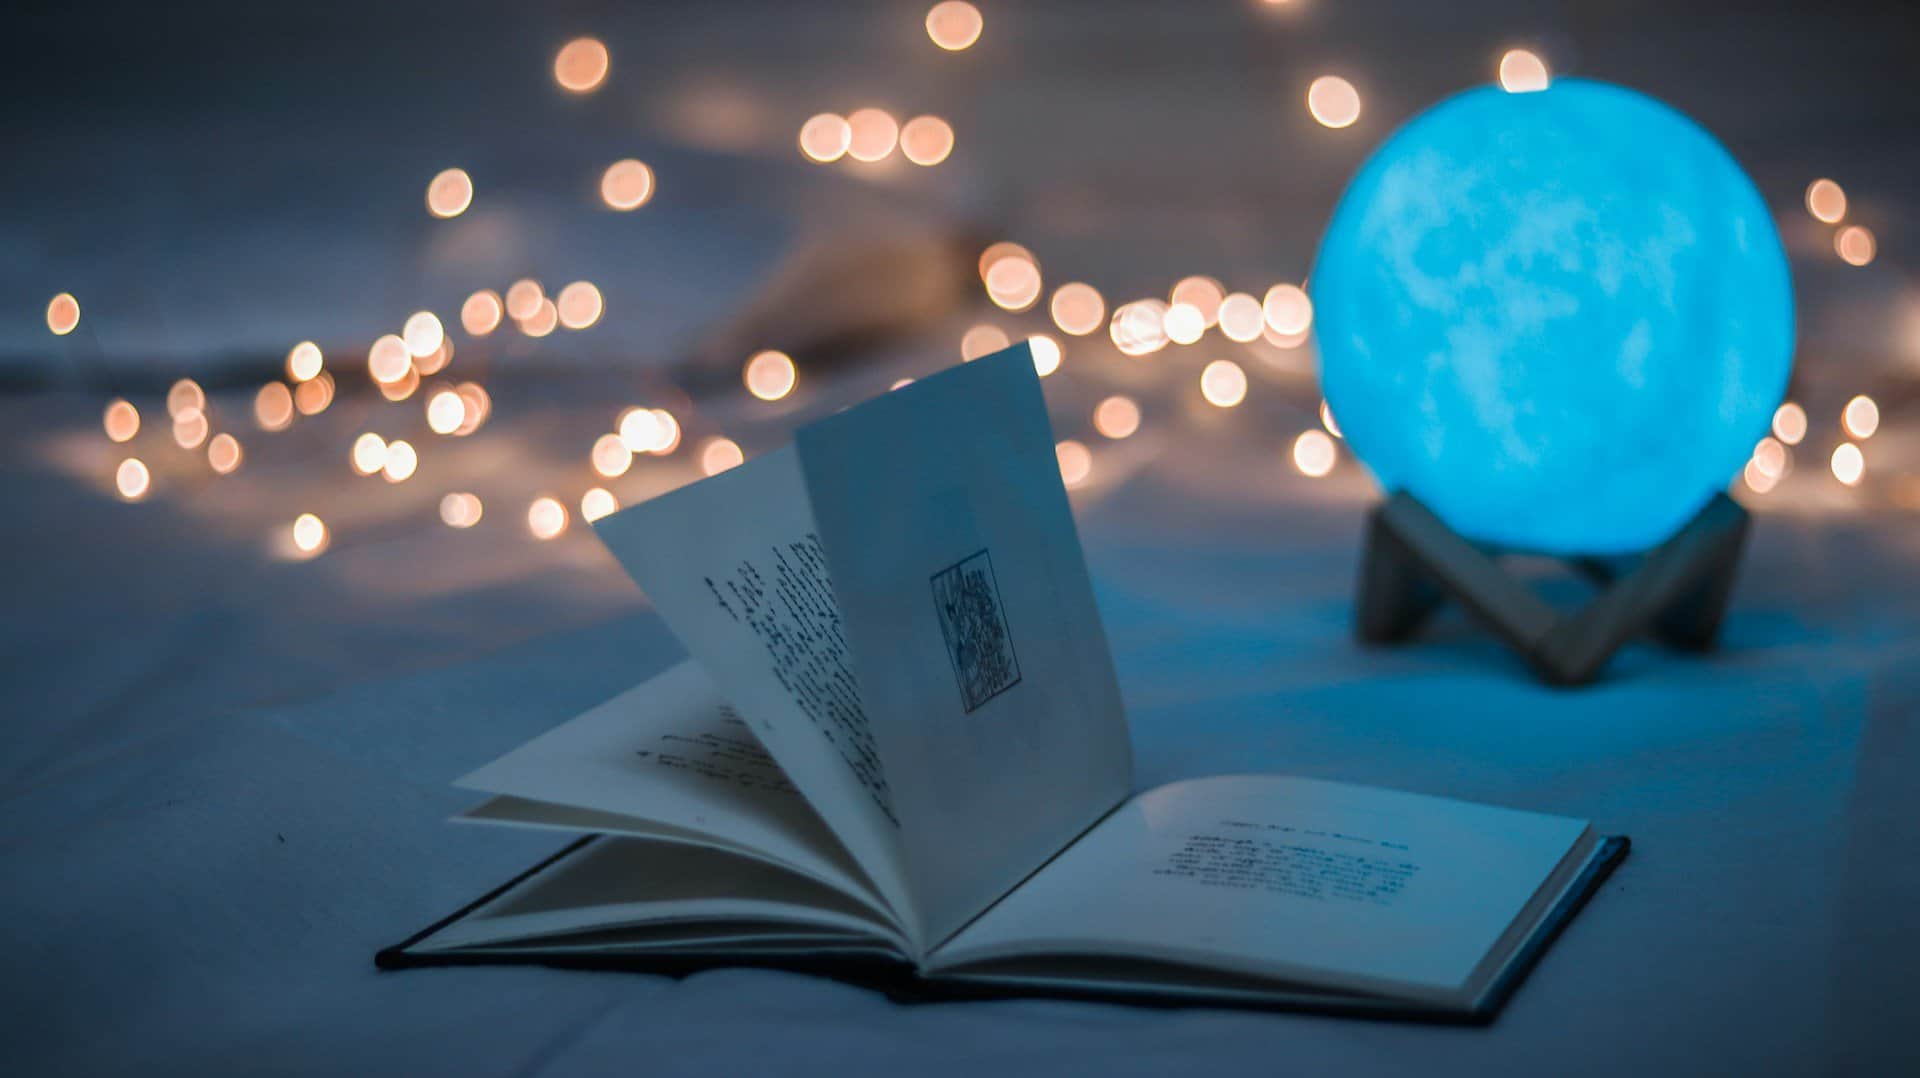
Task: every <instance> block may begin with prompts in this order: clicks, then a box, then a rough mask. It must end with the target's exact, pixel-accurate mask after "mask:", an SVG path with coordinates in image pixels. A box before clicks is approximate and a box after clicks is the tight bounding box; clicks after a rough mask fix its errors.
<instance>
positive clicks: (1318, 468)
mask: <svg viewBox="0 0 1920 1078" xmlns="http://www.w3.org/2000/svg"><path fill="white" fill-rule="evenodd" d="M1337 456H1338V453H1337V451H1336V450H1335V449H1334V447H1333V439H1332V438H1331V437H1329V436H1328V435H1327V432H1326V431H1321V430H1309V431H1303V432H1301V434H1300V436H1299V437H1298V438H1295V439H1294V440H1293V466H1294V467H1295V468H1298V469H1299V470H1300V474H1301V475H1304V476H1308V477H1310V478H1313V479H1319V478H1321V477H1322V476H1325V475H1326V474H1328V473H1329V472H1331V471H1333V462H1334V459H1335V458H1336V457H1337Z"/></svg>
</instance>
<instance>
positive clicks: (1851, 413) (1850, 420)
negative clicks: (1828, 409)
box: [1840, 395, 1880, 442]
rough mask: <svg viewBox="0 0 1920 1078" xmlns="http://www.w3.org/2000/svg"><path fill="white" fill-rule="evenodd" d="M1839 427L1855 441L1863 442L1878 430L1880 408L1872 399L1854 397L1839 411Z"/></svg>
mask: <svg viewBox="0 0 1920 1078" xmlns="http://www.w3.org/2000/svg"><path fill="white" fill-rule="evenodd" d="M1840 426H1841V427H1843V428H1845V429H1846V432H1847V433H1848V434H1850V435H1852V436H1853V437H1854V438H1855V439H1857V440H1859V441H1862V442H1864V441H1866V440H1867V439H1868V438H1871V437H1873V432H1874V431H1877V430H1879V429H1880V406H1879V405H1878V404H1875V403H1874V402H1873V398H1872V397H1868V396H1864V395H1863V396H1858V397H1855V398H1853V399H1852V400H1850V401H1848V402H1847V406H1846V408H1844V409H1842V410H1841V412H1840Z"/></svg>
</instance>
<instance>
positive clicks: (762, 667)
mask: <svg viewBox="0 0 1920 1078" xmlns="http://www.w3.org/2000/svg"><path fill="white" fill-rule="evenodd" d="M594 530H595V532H596V533H597V534H598V535H599V536H600V540H601V541H602V542H603V543H605V544H606V546H607V549H608V550H610V551H612V553H613V556H614V557H615V558H617V559H619V561H620V564H621V565H622V566H623V567H624V568H625V569H626V571H627V573H628V575H630V576H632V577H633V579H634V581H635V582H636V583H638V584H639V585H640V588H641V590H642V591H644V592H646V595H647V598H648V599H649V600H650V601H651V602H652V603H653V606H654V609H655V610H657V611H659V612H660V616H661V617H662V618H664V619H666V622H667V626H668V627H669V628H671V629H672V630H673V632H674V635H676V636H678V637H679V638H680V642H681V643H682V644H684V645H686V648H687V651H688V652H689V653H690V654H691V655H692V656H693V658H694V661H695V662H697V663H698V664H699V665H700V667H701V668H702V669H703V670H705V671H706V672H707V675H708V677H710V678H711V679H712V684H713V685H714V686H715V687H716V689H717V690H718V692H719V694H720V695H721V696H722V697H723V698H725V700H726V701H727V702H728V703H729V704H731V705H732V706H733V708H734V709H735V710H736V711H737V712H738V713H739V714H740V716H741V717H742V718H744V719H745V720H746V722H747V725H748V726H749V727H750V728H751V729H752V731H753V736H754V737H755V738H757V739H758V740H759V741H760V743H761V744H763V745H765V746H766V748H767V751H768V753H770V754H771V755H772V756H773V758H774V760H775V761H776V762H778V763H779V765H780V770H781V771H782V772H784V773H785V774H786V777H787V778H788V780H789V781H791V782H792V783H793V785H794V787H795V788H796V789H798V790H799V791H800V794H801V795H802V796H803V797H805V798H806V801H807V803H808V804H809V805H811V806H812V807H813V809H814V811H815V812H816V813H818V814H819V816H820V818H821V819H822V820H823V821H825V823H826V825H827V827H829V828H830V829H832V831H833V833H834V834H835V835H836V836H837V837H838V838H839V840H840V842H841V844H842V845H844V846H845V847H846V849H847V852H848V853H849V854H851V855H852V857H853V859H854V861H855V863H857V864H858V865H859V866H860V869H861V871H863V872H864V873H865V874H866V875H867V877H868V878H869V879H871V880H872V881H873V884H874V887H875V888H876V889H877V890H878V891H879V893H880V896H881V897H882V898H883V899H884V900H885V901H886V903H887V905H888V907H889V908H890V909H892V910H893V911H894V912H895V914H896V915H898V916H899V917H901V918H902V923H903V924H905V923H907V914H908V910H909V909H910V908H911V903H910V899H909V895H908V888H907V886H906V883H905V880H904V877H903V875H902V866H901V855H900V835H899V826H898V824H897V823H896V822H895V815H894V807H893V797H894V792H893V790H892V788H891V786H890V783H889V779H890V777H891V776H890V775H888V774H887V773H886V772H885V771H884V770H883V769H882V768H881V766H880V757H879V754H878V752H877V750H876V748H875V746H874V742H873V735H872V731H871V729H870V726H869V718H868V715H869V712H868V710H867V709H866V707H865V706H864V701H863V694H862V693H861V691H860V688H859V686H858V685H857V683H856V681H855V677H854V673H853V669H852V661H851V658H850V656H849V655H848V652H847V646H846V641H845V639H844V637H843V636H842V626H841V613H840V609H839V607H838V606H837V604H836V602H835V599H834V590H833V585H832V583H831V582H830V581H829V580H828V578H827V569H826V560H825V558H824V557H823V555H822V554H821V549H820V539H819V536H818V529H817V528H816V527H815V526H814V521H813V513H812V511H811V509H810V508H809V506H808V504H807V495H806V491H805V489H804V488H803V487H802V485H801V480H800V473H799V467H798V464H797V462H796V461H795V459H794V455H793V452H792V450H781V451H778V452H775V453H769V454H767V455H765V456H762V457H757V458H755V459H753V460H751V461H748V462H747V463H745V464H742V465H740V466H739V467H737V468H733V469H731V470H729V471H725V472H722V473H720V474H719V475H715V476H712V477H710V478H708V479H705V480H702V481H700V482H698V483H693V484H691V485H689V486H685V487H682V488H680V489H679V490H676V491H672V492H670V493H667V494H663V495H661V496H660V497H658V498H654V499H652V500H650V501H646V502H642V503H640V504H639V505H636V506H633V507H632V508H630V509H626V510H623V511H621V512H618V513H615V514H613V515H612V516H608V517H603V518H601V519H600V520H599V521H597V522H596V523H595V524H594Z"/></svg>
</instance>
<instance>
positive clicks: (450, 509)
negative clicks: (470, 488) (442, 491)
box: [440, 491, 482, 529]
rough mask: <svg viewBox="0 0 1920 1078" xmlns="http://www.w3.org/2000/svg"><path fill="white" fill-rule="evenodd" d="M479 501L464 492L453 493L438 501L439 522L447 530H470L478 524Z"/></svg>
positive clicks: (480, 510)
mask: <svg viewBox="0 0 1920 1078" xmlns="http://www.w3.org/2000/svg"><path fill="white" fill-rule="evenodd" d="M481 512H482V506H481V504H480V499H479V498H477V497H475V496H474V495H472V494H468V493H466V492H465V491H455V492H453V493H451V494H448V495H447V496H446V497H444V498H441V499H440V521H441V523H443V524H445V525H446V526H447V527H449V528H461V529H465V528H471V527H473V526H474V525H475V524H478V523H480V514H481Z"/></svg>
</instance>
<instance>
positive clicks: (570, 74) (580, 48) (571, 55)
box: [553, 37, 609, 94]
mask: <svg viewBox="0 0 1920 1078" xmlns="http://www.w3.org/2000/svg"><path fill="white" fill-rule="evenodd" d="M608 66H609V57H608V55H607V47H606V46H605V45H603V44H601V43H600V40H599V39H598V38H591V37H577V38H574V39H573V40H572V41H569V42H567V43H566V44H565V45H562V46H561V47H560V52H559V54H558V55H556V56H555V57H554V58H553V80H554V81H555V82H557V83H559V84H560V88H561V89H563V90H566V91H567V92H568V93H575V94H585V93H592V92H593V91H594V90H597V89H599V88H600V84H601V83H603V82H605V81H606V80H607V67H608Z"/></svg>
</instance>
